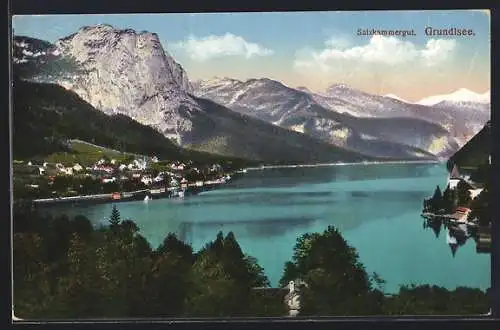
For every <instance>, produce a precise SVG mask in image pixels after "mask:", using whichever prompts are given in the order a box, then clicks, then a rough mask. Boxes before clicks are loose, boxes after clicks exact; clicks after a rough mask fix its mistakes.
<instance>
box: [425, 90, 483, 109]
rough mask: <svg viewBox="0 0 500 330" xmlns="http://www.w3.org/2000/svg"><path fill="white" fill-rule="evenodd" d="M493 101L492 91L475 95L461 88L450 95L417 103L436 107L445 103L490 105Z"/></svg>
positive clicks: (432, 97) (431, 97) (428, 98)
mask: <svg viewBox="0 0 500 330" xmlns="http://www.w3.org/2000/svg"><path fill="white" fill-rule="evenodd" d="M490 99H491V95H490V91H489V90H488V91H487V92H485V93H482V94H480V93H475V92H473V91H470V90H468V89H466V88H460V89H458V90H456V91H454V92H452V93H450V94H443V95H434V96H429V97H426V98H424V99H422V100H420V101H418V102H417V104H422V105H429V106H430V105H436V104H439V103H441V102H443V101H446V102H453V103H481V104H489V103H490Z"/></svg>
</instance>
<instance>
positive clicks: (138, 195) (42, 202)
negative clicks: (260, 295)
mask: <svg viewBox="0 0 500 330" xmlns="http://www.w3.org/2000/svg"><path fill="white" fill-rule="evenodd" d="M443 163H444V162H440V161H432V160H414V161H373V162H349V163H319V164H301V165H299V164H297V165H264V166H260V167H247V168H244V169H242V170H239V171H235V172H232V173H231V174H230V175H231V177H233V176H234V175H236V174H244V173H246V172H247V171H258V170H266V169H283V168H315V167H331V166H354V165H357V166H360V165H386V164H387V165H395V164H443ZM225 183H226V182H220V181H218V180H214V181H206V182H204V184H203V186H198V185H196V184H194V183H190V184H187V185H186V186H185V187H168V188H167V187H164V188H148V189H142V190H138V191H122V192H115V193H106V194H95V195H79V196H69V197H51V198H38V199H33V200H32V202H33V204H34V205H37V206H53V205H58V204H66V203H78V204H80V203H85V204H87V203H90V204H102V203H120V202H132V201H139V200H143V199H144V198H145V196H146V195H147V196H149V198H150V199H153V200H154V199H170V198H175V197H179V196H177V195H175V192H178V191H183V192H184V193H185V196H190V195H194V194H198V193H200V192H203V191H205V190H213V189H217V188H218V187H219V186H221V185H223V184H225ZM158 189H161V190H162V192H161V193H157V192H154V191H157V190H158ZM117 194H119V196H120V197H119V198H115V197H114V196H116V195H117Z"/></svg>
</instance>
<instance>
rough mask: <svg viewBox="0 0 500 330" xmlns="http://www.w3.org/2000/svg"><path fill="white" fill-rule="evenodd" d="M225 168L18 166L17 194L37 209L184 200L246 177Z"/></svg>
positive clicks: (153, 161) (101, 163) (134, 163)
mask: <svg viewBox="0 0 500 330" xmlns="http://www.w3.org/2000/svg"><path fill="white" fill-rule="evenodd" d="M245 172H246V170H244V169H241V170H237V171H231V169H230V168H228V167H227V166H226V167H224V166H222V165H220V164H217V163H216V164H210V165H199V164H194V163H193V162H192V161H187V162H181V161H159V160H158V158H157V157H151V158H146V157H135V158H134V159H130V160H126V161H125V160H116V159H114V158H109V157H106V156H104V157H102V158H101V159H99V160H98V161H97V162H95V163H94V164H91V165H89V166H84V165H81V164H80V163H73V164H66V165H63V164H62V163H49V162H47V161H27V162H23V161H17V162H15V163H14V173H15V175H14V178H15V180H14V194H16V195H17V197H20V198H24V199H30V200H33V202H34V203H35V204H53V203H61V202H84V201H91V202H107V201H114V202H119V201H129V200H140V199H142V200H145V201H147V200H149V199H153V198H165V197H184V196H185V194H196V193H199V192H201V191H203V190H207V189H212V188H215V187H216V186H219V185H222V184H225V183H227V182H228V181H230V180H231V179H233V177H234V176H235V175H238V174H242V173H245Z"/></svg>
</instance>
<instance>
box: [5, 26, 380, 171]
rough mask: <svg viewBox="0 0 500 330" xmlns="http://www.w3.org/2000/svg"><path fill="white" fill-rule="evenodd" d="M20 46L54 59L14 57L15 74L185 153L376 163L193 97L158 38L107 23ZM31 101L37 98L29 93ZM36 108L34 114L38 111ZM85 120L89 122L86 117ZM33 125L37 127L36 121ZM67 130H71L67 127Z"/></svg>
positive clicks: (352, 152) (279, 160) (189, 85)
mask: <svg viewBox="0 0 500 330" xmlns="http://www.w3.org/2000/svg"><path fill="white" fill-rule="evenodd" d="M15 41H19V42H18V43H17V44H16V43H14V47H15V48H16V47H19V44H22V45H23V47H24V48H26V47H31V48H30V49H32V51H33V52H34V51H35V49H34V48H36V47H37V46H40V47H43V48H44V52H45V53H46V54H47V53H49V54H51V56H50V58H47V60H46V61H45V60H44V61H43V62H40V61H37V62H36V63H33V64H31V63H30V59H26V60H27V61H23V63H21V64H23V65H24V66H27V65H28V64H30V68H34V69H33V70H31V71H30V72H28V73H27V72H26V70H21V69H20V68H19V67H18V66H17V64H19V63H16V62H19V60H22V58H19V57H15V59H14V66H15V67H14V71H15V75H16V76H17V77H19V78H20V79H21V78H22V79H29V80H31V81H35V82H43V83H48V82H50V83H54V84H57V85H60V86H63V87H64V89H66V90H69V91H72V92H73V94H71V95H73V96H74V95H77V96H78V97H79V98H80V99H82V100H83V101H85V102H87V103H88V104H90V105H91V106H92V107H93V108H95V109H97V110H100V111H101V112H102V113H103V115H108V116H110V117H111V118H113V115H122V118H123V117H128V118H130V119H131V120H132V121H133V122H138V123H140V124H142V125H143V126H149V127H152V128H154V129H155V130H156V131H158V132H159V133H161V134H159V135H161V136H164V137H167V138H169V139H171V140H174V141H175V142H176V144H178V145H180V146H182V147H189V148H191V149H194V150H198V151H204V152H210V153H214V154H220V155H226V156H233V157H241V158H247V159H254V160H258V161H264V162H269V163H275V162H289V163H307V162H334V161H342V162H345V161H361V160H368V159H372V158H373V157H369V156H366V155H362V154H360V153H358V152H355V151H350V150H348V149H346V148H341V147H337V146H333V145H330V144H328V143H325V142H322V141H320V140H317V139H314V138H311V137H308V136H305V135H303V134H300V133H296V132H292V131H289V130H286V129H283V128H280V127H277V126H274V125H272V124H269V123H266V122H264V121H262V120H258V119H255V118H251V117H249V116H245V115H242V114H240V113H236V112H234V111H231V110H229V109H228V108H226V107H224V106H222V105H219V104H216V103H214V102H212V101H209V100H204V99H201V98H198V97H196V96H193V95H192V91H193V86H192V85H191V83H190V82H189V79H188V77H187V74H186V72H185V71H184V70H183V68H182V67H181V66H180V65H179V64H178V63H177V62H176V61H175V60H174V59H173V58H172V57H171V56H170V55H169V54H168V53H167V52H165V51H164V50H163V48H162V45H161V43H160V41H159V39H158V36H157V35H156V34H154V33H150V32H140V33H138V32H136V31H134V30H130V29H127V30H118V29H115V28H113V27H112V26H110V25H105V24H102V25H97V26H92V27H83V28H81V29H80V30H79V31H78V32H76V33H75V34H72V35H70V36H68V37H65V38H62V39H59V40H58V41H57V42H56V43H55V44H54V45H49V44H47V43H46V42H44V43H40V42H39V41H37V40H34V41H33V43H32V44H31V45H29V46H26V45H25V44H26V43H29V42H28V38H26V37H21V38H19V37H16V38H15ZM22 42H24V43H22ZM14 54H17V55H18V56H19V54H21V55H22V50H21V51H19V49H17V50H16V51H15V52H14ZM62 90H63V89H60V90H59V91H62ZM18 95H19V94H18ZM18 97H19V96H18ZM25 97H27V98H30V97H31V96H30V95H29V93H27V94H25ZM61 97H63V96H61ZM15 101H16V100H15ZM35 101H36V102H47V100H45V101H44V100H40V99H38V101H37V99H35V100H33V102H35ZM36 102H35V103H34V104H33V106H32V108H33V107H37V103H36ZM71 109H72V107H69V108H65V109H61V110H58V112H59V113H63V112H64V111H66V110H68V111H71ZM44 115H45V113H44ZM50 116H53V114H51V115H50ZM103 118H104V117H103ZM31 120H36V116H35V117H34V118H33V117H29V118H28V119H27V121H31ZM50 120H51V119H50ZM50 120H49V121H50ZM80 120H81V121H82V123H84V122H85V117H84V116H82V117H80ZM30 124H31V125H36V122H30ZM61 125H63V126H64V125H66V124H65V123H64V121H63V123H61ZM102 129H104V128H102ZM131 134H132V133H131ZM42 136H43V135H42ZM160 141H165V140H164V139H163V140H160ZM25 142H26V141H25Z"/></svg>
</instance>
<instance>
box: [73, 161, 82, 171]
mask: <svg viewBox="0 0 500 330" xmlns="http://www.w3.org/2000/svg"><path fill="white" fill-rule="evenodd" d="M73 170H75V171H76V172H80V171H82V170H83V166H82V165H80V164H78V163H77V164H75V165H73Z"/></svg>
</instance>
